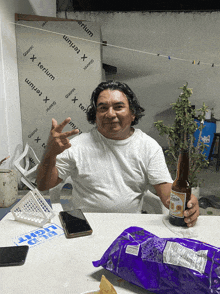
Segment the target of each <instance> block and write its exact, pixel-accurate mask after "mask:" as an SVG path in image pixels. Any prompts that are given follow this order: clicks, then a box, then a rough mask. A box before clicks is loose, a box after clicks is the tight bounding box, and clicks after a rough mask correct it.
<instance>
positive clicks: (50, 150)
mask: <svg viewBox="0 0 220 294" xmlns="http://www.w3.org/2000/svg"><path fill="white" fill-rule="evenodd" d="M70 121H71V118H70V117H68V118H66V119H65V120H64V121H63V122H62V123H61V124H59V125H58V124H57V121H56V120H55V119H54V118H52V127H51V130H50V136H49V139H48V143H47V155H49V156H57V155H58V154H60V153H62V152H63V151H64V150H66V149H68V148H70V147H71V144H70V142H69V139H68V137H70V136H73V135H76V134H78V133H79V130H78V129H74V130H72V131H68V132H64V133H62V131H63V128H64V127H65V126H66V125H67V124H68V123H69V122H70Z"/></svg>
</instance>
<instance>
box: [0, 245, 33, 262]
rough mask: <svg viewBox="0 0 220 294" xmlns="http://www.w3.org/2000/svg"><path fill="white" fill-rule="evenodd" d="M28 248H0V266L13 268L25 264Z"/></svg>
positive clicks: (24, 246) (25, 246)
mask: <svg viewBox="0 0 220 294" xmlns="http://www.w3.org/2000/svg"><path fill="white" fill-rule="evenodd" d="M28 249H29V246H27V245H23V246H10V247H0V266H15V265H22V264H24V263H25V260H26V256H27V253H28Z"/></svg>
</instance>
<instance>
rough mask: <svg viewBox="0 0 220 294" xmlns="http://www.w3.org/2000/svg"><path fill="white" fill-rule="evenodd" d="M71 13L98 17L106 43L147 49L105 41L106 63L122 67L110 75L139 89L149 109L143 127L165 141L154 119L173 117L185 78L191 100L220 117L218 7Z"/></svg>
mask: <svg viewBox="0 0 220 294" xmlns="http://www.w3.org/2000/svg"><path fill="white" fill-rule="evenodd" d="M59 17H64V13H60V14H59ZM68 18H74V19H84V20H87V21H93V22H95V21H96V22H99V23H100V24H101V30H102V36H103V40H106V41H107V42H108V44H111V45H116V46H119V47H125V48H131V49H135V50H139V51H145V53H141V52H138V51H132V50H126V49H120V48H115V47H112V46H107V47H104V48H103V62H104V63H107V64H110V65H113V66H116V67H117V68H118V73H117V74H116V75H114V76H112V77H108V78H114V79H115V80H120V81H123V82H126V83H127V84H128V85H129V86H130V87H131V88H132V89H133V91H134V92H135V93H136V94H137V96H138V98H139V100H140V102H141V104H142V106H143V107H145V109H146V115H145V117H144V118H142V120H141V122H140V124H139V127H140V128H141V129H142V130H143V131H145V132H146V133H148V134H149V135H151V136H152V137H153V138H155V139H156V140H157V141H158V142H159V143H160V144H161V145H162V146H164V147H166V145H167V143H166V140H165V138H162V137H160V136H159V135H158V132H157V130H156V129H155V127H154V122H155V121H157V120H159V119H164V121H165V122H166V123H168V124H171V123H172V122H173V113H172V110H171V106H170V104H171V103H173V102H175V101H176V99H177V98H178V96H179V94H180V92H181V90H179V89H178V88H179V87H181V86H183V85H184V84H185V83H186V82H188V83H189V85H188V87H190V88H193V95H192V96H191V102H192V104H195V106H196V108H200V107H201V106H202V103H203V102H205V103H206V104H207V105H208V106H209V107H210V108H214V112H215V117H216V118H218V119H220V100H219V93H220V83H219V77H220V59H219V48H220V39H219V27H220V13H219V12H212V13H211V12H210V13H209V12H204V13H200V12H194V13H184V12H181V13H178V12H166V13H165V12H162V13H159V12H152V13H148V12H145V13H142V12H127V13H126V12H118V13H117V12H112V13H111V12H108V13H107V12H83V13H82V12H71V13H68ZM157 54H160V56H157ZM162 55H163V56H164V57H163V56H162ZM168 56H170V58H171V59H168ZM194 60H195V64H192V62H193V61H194ZM198 63H199V65H198ZM213 63H214V67H212V64H213Z"/></svg>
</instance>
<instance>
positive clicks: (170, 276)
mask: <svg viewBox="0 0 220 294" xmlns="http://www.w3.org/2000/svg"><path fill="white" fill-rule="evenodd" d="M93 265H94V266H95V267H99V266H102V267H103V268H105V269H107V270H109V271H110V272H112V273H114V274H115V275H117V276H118V277H120V278H122V279H124V280H126V281H128V282H130V283H133V284H135V285H137V286H140V287H142V288H144V289H146V290H148V291H151V292H154V293H163V294H164V293H166V294H175V293H178V294H189V293H193V294H204V293H215V294H217V293H219V294H220V248H217V247H214V246H212V245H209V244H206V243H203V242H200V241H197V240H193V239H186V238H159V237H157V236H155V235H153V234H152V233H150V232H148V231H145V230H144V229H143V228H139V227H130V228H128V229H126V230H124V231H123V232H122V233H121V234H120V235H119V236H118V237H117V238H116V239H115V241H114V242H113V243H112V244H111V245H110V247H109V248H108V249H107V250H106V252H105V253H104V254H103V256H102V258H101V259H100V260H98V261H93Z"/></svg>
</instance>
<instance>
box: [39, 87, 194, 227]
mask: <svg viewBox="0 0 220 294" xmlns="http://www.w3.org/2000/svg"><path fill="white" fill-rule="evenodd" d="M143 111H144V109H143V108H142V107H141V106H140V105H139V103H138V100H137V98H136V96H135V94H134V93H133V92H132V90H131V89H130V88H129V87H128V86H127V85H126V84H124V83H119V82H103V83H101V84H99V85H98V87H97V88H96V89H95V90H94V92H93V93H92V97H91V104H90V106H89V107H88V114H87V119H88V121H89V122H90V123H91V124H96V127H94V128H93V129H92V130H91V131H90V132H89V133H83V134H81V135H80V136H77V137H75V138H73V139H71V141H69V139H68V137H70V136H72V135H75V134H77V133H78V132H79V131H78V130H72V131H70V132H65V133H62V130H63V128H64V126H65V125H67V124H68V123H69V122H70V118H67V119H65V120H64V121H63V122H62V123H61V124H59V125H58V124H57V121H56V120H55V119H52V128H51V132H50V136H49V139H48V144H47V149H46V152H45V154H44V156H43V159H42V161H41V163H40V165H39V168H38V175H37V185H38V188H39V190H48V189H51V188H53V187H55V186H56V185H57V184H59V183H61V182H62V181H65V179H66V178H67V177H68V176H71V178H72V180H73V202H74V207H76V208H81V209H82V210H86V211H94V212H95V211H98V212H99V211H100V212H140V211H141V208H142V203H143V195H144V192H145V191H146V190H147V187H148V185H149V183H150V184H151V185H153V187H154V188H155V190H156V193H157V195H158V196H159V197H160V199H161V201H162V203H163V204H164V206H165V207H167V208H168V207H169V198H170V192H171V186H172V182H173V181H172V178H171V177H170V173H169V171H168V169H167V166H166V163H165V159H164V155H163V152H162V148H161V147H160V146H159V144H158V143H157V142H156V141H155V140H154V139H153V138H151V137H149V136H148V135H146V134H145V133H143V132H142V131H141V130H139V129H135V128H133V125H135V124H137V123H138V121H139V119H140V118H141V117H142V116H143V114H142V112H143ZM188 208H189V209H188V210H187V211H185V212H184V214H185V222H186V223H187V225H188V226H193V225H194V224H195V222H196V220H197V217H198V215H199V206H198V200H197V198H196V197H195V196H194V195H192V197H191V200H190V201H189V202H188Z"/></svg>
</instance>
